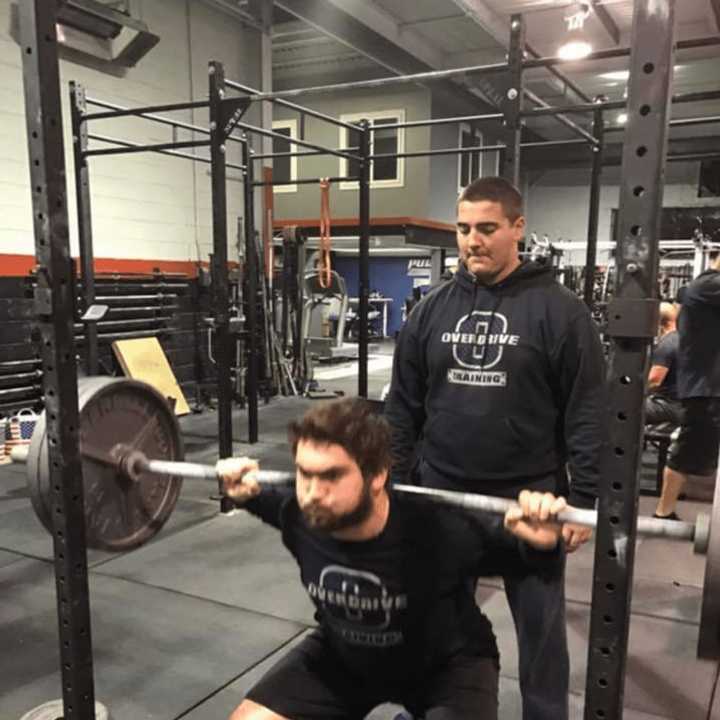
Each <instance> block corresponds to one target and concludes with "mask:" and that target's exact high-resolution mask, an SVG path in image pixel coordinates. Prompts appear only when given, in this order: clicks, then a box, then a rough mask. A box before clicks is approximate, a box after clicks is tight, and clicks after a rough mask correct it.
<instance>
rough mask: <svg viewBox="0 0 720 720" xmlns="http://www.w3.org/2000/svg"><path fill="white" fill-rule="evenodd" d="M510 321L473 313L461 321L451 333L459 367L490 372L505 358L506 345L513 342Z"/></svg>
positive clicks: (494, 314)
mask: <svg viewBox="0 0 720 720" xmlns="http://www.w3.org/2000/svg"><path fill="white" fill-rule="evenodd" d="M507 330H508V321H507V318H506V317H505V315H503V314H501V313H493V312H487V311H484V310H473V312H471V313H470V314H469V315H464V316H463V317H461V318H460V320H458V322H457V325H456V326H455V331H454V332H453V333H452V343H453V357H454V358H455V362H457V363H458V365H461V366H462V367H466V368H473V369H476V370H490V369H491V368H493V367H495V366H496V365H497V364H498V363H499V362H500V360H501V359H502V355H503V346H504V345H506V344H508V342H512V340H510V338H515V337H516V336H511V335H508V331H507Z"/></svg>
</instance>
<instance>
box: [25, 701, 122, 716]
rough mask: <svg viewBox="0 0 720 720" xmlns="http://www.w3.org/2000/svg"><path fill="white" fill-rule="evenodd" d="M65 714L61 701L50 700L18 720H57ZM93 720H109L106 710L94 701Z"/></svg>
mask: <svg viewBox="0 0 720 720" xmlns="http://www.w3.org/2000/svg"><path fill="white" fill-rule="evenodd" d="M64 713H65V708H64V707H63V702H62V700H51V701H50V702H47V703H44V704H42V705H39V706H38V707H36V708H34V709H33V710H30V711H29V712H27V713H25V714H24V715H23V716H22V717H21V718H20V720H58V718H62V717H63V714H64ZM95 720H110V713H109V712H108V709H107V708H106V707H105V706H104V705H103V704H102V703H99V702H97V701H95Z"/></svg>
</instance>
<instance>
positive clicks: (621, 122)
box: [617, 113, 627, 125]
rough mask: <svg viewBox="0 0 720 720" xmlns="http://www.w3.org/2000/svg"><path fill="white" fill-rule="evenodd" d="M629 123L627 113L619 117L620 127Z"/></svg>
mask: <svg viewBox="0 0 720 720" xmlns="http://www.w3.org/2000/svg"><path fill="white" fill-rule="evenodd" d="M626 122H627V113H620V114H619V115H618V116H617V123H618V125H624V124H625V123H626Z"/></svg>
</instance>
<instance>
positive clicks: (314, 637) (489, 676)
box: [247, 631, 498, 720]
mask: <svg viewBox="0 0 720 720" xmlns="http://www.w3.org/2000/svg"><path fill="white" fill-rule="evenodd" d="M247 697H248V699H249V700H252V701H253V702H255V703H257V704H258V705H263V706H264V707H266V708H269V709H270V710H272V711H273V712H275V713H277V714H278V715H282V716H284V717H286V718H290V719H291V720H349V719H352V720H361V719H362V718H364V717H365V716H366V715H367V714H368V713H369V712H370V711H371V710H372V709H373V708H374V707H376V706H378V705H381V704H382V703H384V702H393V703H397V704H399V705H404V706H405V707H406V708H407V709H408V710H409V711H410V712H411V713H412V714H413V715H414V716H415V717H424V718H425V719H426V720H467V719H468V718H483V720H497V705H498V663H497V660H496V659H495V658H488V657H475V656H469V655H462V654H460V655H455V656H454V657H453V658H451V659H450V660H449V662H448V663H447V664H446V665H445V666H443V667H441V668H439V669H438V670H437V671H436V672H435V673H434V674H432V675H428V676H427V677H424V678H421V679H420V680H419V681H416V682H413V683H411V687H402V686H400V685H398V686H396V687H387V686H384V685H383V683H382V678H379V679H378V682H377V683H364V682H362V681H361V680H358V678H357V677H353V676H351V675H349V673H348V672H347V671H344V670H343V667H342V665H341V664H340V663H339V662H338V658H337V655H335V654H334V653H333V652H332V651H331V650H330V649H329V648H328V647H327V645H326V643H325V641H324V639H323V637H322V634H321V633H320V632H319V631H315V632H314V633H312V634H311V635H309V636H308V637H306V638H305V639H304V640H303V641H302V642H301V643H300V644H299V645H297V646H295V647H294V648H293V649H292V650H291V651H290V652H289V653H288V654H287V655H286V656H285V657H284V658H283V659H282V660H280V661H279V662H278V663H277V664H276V665H275V666H274V667H272V668H271V669H270V670H269V671H268V672H267V674H266V675H265V676H264V677H263V678H262V680H260V682H258V684H257V685H255V687H253V688H252V690H250V692H249V693H248V695H247Z"/></svg>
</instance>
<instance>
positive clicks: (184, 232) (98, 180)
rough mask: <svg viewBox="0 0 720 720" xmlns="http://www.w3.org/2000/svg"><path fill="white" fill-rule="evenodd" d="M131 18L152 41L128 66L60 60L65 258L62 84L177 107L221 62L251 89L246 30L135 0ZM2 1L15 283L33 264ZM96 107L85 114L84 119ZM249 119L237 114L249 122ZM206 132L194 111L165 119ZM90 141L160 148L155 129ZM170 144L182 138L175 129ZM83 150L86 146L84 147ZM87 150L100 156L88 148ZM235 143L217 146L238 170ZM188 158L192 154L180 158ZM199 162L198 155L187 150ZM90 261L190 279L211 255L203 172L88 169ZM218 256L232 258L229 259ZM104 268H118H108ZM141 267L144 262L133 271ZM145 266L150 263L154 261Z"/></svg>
mask: <svg viewBox="0 0 720 720" xmlns="http://www.w3.org/2000/svg"><path fill="white" fill-rule="evenodd" d="M134 11H135V13H136V14H137V16H139V17H140V18H141V19H142V20H143V21H145V22H146V23H147V25H148V26H149V28H150V30H151V31H152V32H154V33H155V34H157V35H159V36H160V42H159V43H158V44H157V45H156V46H155V47H154V48H153V49H152V50H151V51H150V52H149V53H148V54H147V55H146V56H145V57H143V58H142V59H141V60H140V62H139V63H138V65H137V66H136V67H134V68H130V69H127V70H124V71H118V70H113V71H112V73H111V72H108V71H105V70H102V69H100V68H99V65H96V66H95V67H89V66H87V65H81V64H78V63H76V62H70V61H69V60H67V59H64V60H63V61H62V63H61V84H62V97H63V122H64V127H65V154H66V163H67V171H68V210H69V217H70V236H71V252H72V253H73V254H74V255H76V254H77V253H78V245H77V223H76V208H75V193H74V185H73V174H72V173H73V158H72V146H71V131H70V110H69V101H68V89H67V88H68V82H69V81H70V80H76V81H77V82H79V83H80V84H81V85H83V86H85V88H86V90H87V93H88V95H90V96H91V97H96V98H98V99H102V100H107V101H109V102H112V103H117V104H119V105H124V106H141V105H149V104H158V103H165V102H183V101H188V100H198V99H204V98H206V97H207V92H208V90H207V88H208V72H207V63H208V61H209V60H211V59H216V60H219V61H221V62H223V63H224V64H225V73H226V76H227V77H228V78H230V79H235V80H238V81H240V82H243V83H247V84H249V85H251V86H253V87H257V86H259V84H260V78H259V57H260V39H259V34H258V32H257V31H255V30H253V29H251V28H247V27H244V26H243V25H242V24H241V23H239V22H238V21H237V20H234V19H233V18H231V17H230V16H228V15H226V14H224V13H222V12H219V11H217V10H214V9H212V8H210V7H208V6H207V5H205V4H204V3H202V2H199V1H198V0H139V1H138V2H136V3H135V4H134ZM10 33H11V2H10V0H0V67H2V71H1V72H0V218H2V219H1V220H0V275H8V274H25V273H27V271H28V270H29V268H30V267H31V266H32V264H33V262H34V261H33V257H32V256H33V254H34V239H33V230H32V209H31V204H30V186H29V171H28V156H27V142H26V130H25V117H24V113H25V110H24V100H23V88H22V70H21V58H20V49H19V47H18V45H17V43H16V42H15V40H13V38H12V37H11V34H10ZM97 109H98V108H90V111H92V110H97ZM257 112H258V109H253V110H251V113H249V114H248V117H249V119H250V122H254V123H256V122H257V121H258V118H259V116H258V115H257ZM171 116H172V117H176V118H177V119H178V120H182V121H185V122H189V123H194V124H197V125H201V126H205V127H207V124H208V113H207V110H206V109H204V108H203V109H200V110H195V111H182V112H177V113H173V114H171ZM91 132H96V133H100V134H104V135H109V136H111V137H118V138H124V139H128V140H131V141H134V142H162V141H167V140H170V139H171V138H172V129H171V128H170V127H168V126H165V125H160V124H156V123H152V122H150V121H148V120H142V119H136V118H120V119H117V120H104V121H96V122H94V123H92V124H91ZM178 139H183V140H185V139H193V138H191V135H190V133H189V132H187V131H184V130H181V131H179V133H178ZM92 142H93V141H91V143H92ZM92 146H95V147H101V145H100V144H98V143H93V144H92ZM239 147H240V146H239V145H237V144H233V143H229V144H228V159H229V160H230V161H231V162H239V158H240V155H239ZM186 152H190V153H192V152H193V150H192V149H191V150H186ZM195 152H196V153H197V154H199V155H200V154H204V155H205V156H207V155H208V150H207V149H206V148H197V149H195ZM89 162H90V182H91V194H92V198H91V201H92V211H93V212H92V216H93V235H94V248H95V256H96V258H97V259H98V260H100V262H99V263H98V267H99V268H100V269H103V270H123V271H131V270H147V269H149V268H150V267H161V268H162V269H163V270H166V271H173V270H174V271H184V272H191V271H192V269H193V267H194V264H195V263H196V262H197V260H198V259H199V260H207V255H208V252H209V251H210V248H211V245H212V227H211V209H210V175H209V172H210V170H209V167H210V166H209V165H205V164H200V163H192V162H191V161H189V160H185V159H181V158H173V157H168V156H163V155H157V154H149V153H143V154H134V155H121V156H107V157H97V158H92V159H90V161H89ZM236 175H237V171H234V170H228V230H229V232H228V235H229V237H228V245H229V246H230V247H231V248H232V247H233V246H234V243H235V239H234V235H235V227H236V217H237V216H238V215H239V214H242V192H241V185H240V183H239V182H236V181H234V178H235V179H236V177H235V176H236ZM230 257H231V258H232V257H234V253H233V252H232V251H231V253H230ZM107 259H117V260H118V261H114V262H108V261H107ZM140 260H143V261H151V262H138V261H140ZM156 261H161V262H160V263H158V262H156Z"/></svg>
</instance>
